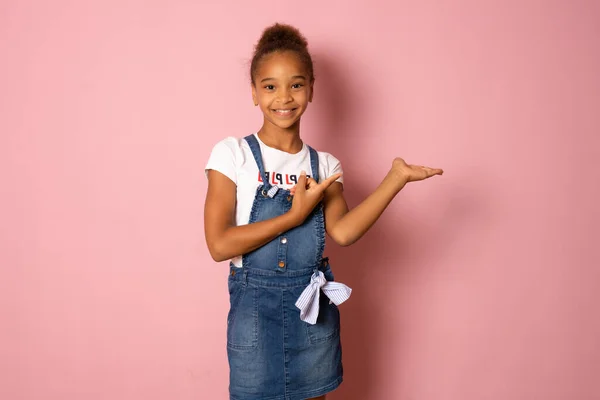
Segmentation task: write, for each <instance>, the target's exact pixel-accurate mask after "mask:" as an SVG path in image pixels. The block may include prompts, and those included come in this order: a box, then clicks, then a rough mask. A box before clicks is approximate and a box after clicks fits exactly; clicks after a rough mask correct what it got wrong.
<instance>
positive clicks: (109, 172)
mask: <svg viewBox="0 0 600 400" xmlns="http://www.w3.org/2000/svg"><path fill="white" fill-rule="evenodd" d="M206 3H210V4H206ZM274 21H284V22H289V23H292V24H295V25H297V26H298V27H299V28H301V30H302V31H303V32H304V33H305V35H306V36H307V37H308V39H309V42H310V46H311V49H312V51H313V53H314V59H315V62H316V74H317V83H316V92H315V101H314V103H313V105H312V106H311V108H309V110H308V112H307V114H306V116H305V119H304V121H303V129H302V132H303V137H304V139H306V140H307V142H309V143H311V144H312V145H314V146H315V147H317V148H320V149H322V150H326V151H330V152H332V153H334V154H335V155H336V156H337V157H338V158H340V159H341V160H342V162H343V165H344V167H345V173H346V175H345V179H346V193H347V197H348V200H349V202H350V204H351V205H355V204H357V202H358V201H359V200H361V199H362V198H364V197H365V196H366V195H367V194H368V193H369V192H370V191H371V190H373V189H374V188H375V186H376V185H377V183H378V182H379V180H380V179H381V178H382V177H383V176H384V174H385V173H386V171H387V169H388V168H389V166H390V165H391V160H392V159H393V157H395V156H402V157H404V158H405V159H406V160H407V161H408V162H414V163H419V164H429V165H431V166H434V167H443V168H444V169H445V170H446V173H445V175H444V176H443V177H436V178H435V179H433V180H431V181H429V182H426V183H415V184H410V185H409V186H408V187H407V188H406V189H405V191H403V192H402V193H401V194H400V195H399V196H398V198H397V199H396V201H395V202H394V203H393V204H392V205H391V206H390V208H389V209H388V211H387V212H386V213H385V214H384V219H383V220H382V221H380V223H379V224H378V225H377V226H376V227H375V228H374V229H373V230H372V231H371V232H369V234H368V235H367V236H366V237H365V238H364V239H363V240H361V241H360V242H359V243H357V244H356V245H354V246H353V247H350V248H344V249H340V248H336V247H334V246H330V247H329V251H328V255H330V256H331V257H332V264H333V266H334V270H335V271H336V276H337V278H338V280H340V281H342V282H345V283H347V284H348V285H349V286H351V287H353V289H354V293H353V296H352V298H351V300H350V301H349V302H348V303H346V304H344V305H343V306H342V307H341V309H342V319H343V326H342V328H343V343H344V355H345V370H346V375H345V376H346V381H345V383H344V384H343V385H342V387H341V388H340V389H339V390H338V391H337V392H335V394H333V395H331V396H330V398H331V399H333V400H342V399H343V400H364V399H406V400H459V399H460V400H471V399H472V400H483V399H485V400H488V399H489V400H506V399H511V400H521V399H522V400H532V399H544V400H554V399H561V400H563V399H564V400H592V399H598V398H600V380H599V379H598V376H599V374H600V341H599V339H600V312H599V311H598V309H597V306H598V303H599V302H600V290H599V289H600V270H599V268H598V267H599V265H600V255H599V250H598V249H599V246H598V244H597V240H598V237H599V234H600V232H599V228H598V226H599V224H600V215H599V212H598V204H599V203H600V201H599V199H598V197H599V196H598V194H599V193H598V192H599V186H598V185H599V182H600V174H599V168H598V164H597V160H598V157H599V156H600V154H599V153H600V141H599V133H600V74H599V72H598V71H600V6H599V3H598V2H594V1H591V0H590V1H566V0H565V1H562V2H560V1H541V0H539V1H534V0H520V1H516V0H513V1H508V2H507V1H495V2H492V1H474V0H471V1H468V0H457V1H419V2H416V1H395V2H392V1H388V2H382V1H379V2H376V1H369V2H361V1H353V2H348V1H304V2H301V3H297V2H273V1H268V2H267V1H262V0H261V1H258V0H257V1H252V2H242V1H238V2H233V1H220V2H216V1H214V2H205V1H196V2H192V1H166V0H164V1H141V0H139V1H131V0H126V1H125V0H120V1H95V2H90V1H88V2H76V1H53V2H44V1H15V0H13V1H10V2H9V1H3V2H2V3H1V4H0V54H1V56H0V57H1V62H0V182H1V185H0V190H1V191H0V266H1V275H0V322H1V324H2V326H1V329H0V398H1V399H3V400H4V399H6V400H22V399H23V400H25V399H27V400H30V399H31V400H33V399H44V400H46V399H62V400H64V399H86V400H100V399H117V400H121V399H123V400H137V399H140V400H141V399H144V400H159V399H161V400H163V399H208V398H211V399H226V398H227V379H228V376H227V373H228V368H227V361H226V353H225V326H226V313H227V309H228V298H227V290H226V275H227V265H226V264H225V263H223V264H216V263H214V262H213V261H212V260H211V259H210V256H209V254H208V252H207V250H206V248H205V244H204V236H203V222H202V213H203V201H204V193H205V190H206V180H205V178H204V176H203V166H204V163H205V161H206V159H207V157H208V154H209V152H210V149H211V148H212V146H213V145H214V143H216V142H217V141H218V140H220V139H221V138H223V137H225V136H243V135H246V134H248V133H250V132H252V131H253V130H256V129H258V128H259V126H260V123H261V115H260V113H259V112H258V111H257V110H256V109H255V108H254V107H252V100H251V97H250V91H249V84H248V75H247V67H248V62H249V59H250V56H251V52H252V46H253V44H254V42H255V41H256V40H257V39H258V36H259V35H260V33H261V30H262V28H263V27H265V26H266V25H268V24H271V23H272V22H274Z"/></svg>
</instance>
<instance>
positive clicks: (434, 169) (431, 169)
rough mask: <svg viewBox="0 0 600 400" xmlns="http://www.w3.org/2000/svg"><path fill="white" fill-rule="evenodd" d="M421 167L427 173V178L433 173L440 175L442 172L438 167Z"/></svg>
mask: <svg viewBox="0 0 600 400" xmlns="http://www.w3.org/2000/svg"><path fill="white" fill-rule="evenodd" d="M423 169H424V170H425V173H427V177H428V178H429V177H431V176H434V175H442V174H443V173H444V171H443V170H441V169H439V168H430V167H423Z"/></svg>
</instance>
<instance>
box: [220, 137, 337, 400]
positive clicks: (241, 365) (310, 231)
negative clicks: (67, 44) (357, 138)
mask: <svg viewBox="0 0 600 400" xmlns="http://www.w3.org/2000/svg"><path fill="white" fill-rule="evenodd" d="M245 140H246V141H247V142H248V144H249V145H250V149H251V150H252V154H253V156H254V159H255V161H256V164H257V165H258V169H259V171H260V174H261V176H262V180H263V186H261V187H259V188H258V189H257V191H256V195H255V198H254V203H253V205H252V211H251V213H250V220H249V223H250V224H251V223H255V222H259V221H263V220H267V219H271V218H274V217H277V216H279V215H282V214H284V213H286V212H287V211H289V210H290V208H291V206H292V199H293V197H292V196H291V194H290V191H289V190H284V189H280V188H277V187H275V186H271V185H270V184H269V179H267V177H266V174H265V169H264V165H263V162H262V156H261V152H260V146H259V144H258V142H257V140H256V138H255V137H254V136H253V135H250V136H248V137H246V138H245ZM308 149H309V152H310V163H311V169H312V177H313V178H314V179H315V180H316V181H317V182H318V181H319V168H318V165H319V160H318V154H317V152H316V151H315V150H313V149H312V148H311V147H308ZM324 248H325V219H324V215H323V205H322V203H319V204H318V205H317V206H316V207H315V209H314V210H313V212H312V213H311V214H310V215H309V216H308V217H307V218H306V220H305V221H304V222H303V223H302V225H300V226H297V227H295V228H293V229H291V230H289V231H287V232H284V233H282V234H281V235H279V236H278V237H277V238H275V239H273V240H272V241H270V242H268V243H267V244H265V245H263V246H261V247H259V248H258V249H256V250H254V251H252V252H250V253H247V254H245V255H243V257H242V268H237V267H234V266H233V265H231V269H230V274H229V281H228V284H229V285H228V286H229V296H230V311H229V314H228V317H227V355H228V360H229V366H230V381H229V382H230V383H229V392H230V400H302V399H307V398H311V397H318V396H321V395H323V394H325V393H327V392H330V391H332V390H334V389H335V388H337V387H338V386H339V385H340V383H341V382H342V348H341V343H340V315H339V311H338V308H337V306H336V305H335V304H334V303H332V302H330V301H329V299H328V298H327V297H326V296H321V297H320V300H319V313H318V317H317V321H316V323H315V324H310V323H307V322H305V321H303V320H301V319H300V312H299V309H298V308H297V307H296V306H295V302H296V301H297V299H298V298H299V296H300V295H301V294H302V292H303V290H304V289H305V288H306V287H307V285H309V284H310V282H311V276H312V275H313V274H314V273H315V272H318V271H321V272H322V273H323V275H324V276H325V279H326V280H327V281H333V280H334V277H333V273H332V272H331V268H330V266H329V262H328V260H327V258H323V250H324Z"/></svg>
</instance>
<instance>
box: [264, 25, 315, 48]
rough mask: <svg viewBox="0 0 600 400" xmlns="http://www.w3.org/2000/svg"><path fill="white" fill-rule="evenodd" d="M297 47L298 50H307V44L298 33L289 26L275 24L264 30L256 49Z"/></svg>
mask: <svg viewBox="0 0 600 400" xmlns="http://www.w3.org/2000/svg"><path fill="white" fill-rule="evenodd" d="M292 46H294V47H295V46H297V47H298V48H299V49H307V48H308V42H307V41H306V38H304V36H302V34H301V33H300V31H299V30H298V29H296V28H294V27H293V26H291V25H286V24H279V23H277V24H275V25H273V26H270V27H268V28H267V29H265V30H264V32H263V34H262V36H261V38H260V40H259V41H258V43H257V44H256V49H257V50H261V49H268V48H281V47H292Z"/></svg>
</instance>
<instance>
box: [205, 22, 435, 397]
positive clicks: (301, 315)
mask: <svg viewBox="0 0 600 400" xmlns="http://www.w3.org/2000/svg"><path fill="white" fill-rule="evenodd" d="M250 79H251V88H252V99H253V100H254V105H255V106H257V107H259V108H260V110H261V112H262V113H263V115H264V122H263V125H262V127H261V128H260V130H259V131H258V132H257V133H255V134H252V135H249V136H247V137H245V138H243V139H237V138H233V137H230V138H227V139H225V140H223V141H221V142H219V143H218V144H217V145H216V146H215V147H214V148H213V151H212V153H211V155H210V158H209V160H208V163H207V166H206V174H207V176H208V191H207V195H206V203H205V214H204V224H205V234H206V243H207V245H208V249H209V251H210V254H211V256H212V257H213V259H214V260H215V261H225V260H231V263H230V273H229V295H230V311H229V314H228V318H227V354H228V359H229V366H230V384H229V391H230V399H231V400H300V399H313V400H316V399H320V400H323V399H325V394H326V393H328V392H330V391H332V390H334V389H335V388H337V387H338V386H339V385H340V383H341V382H342V361H341V345H340V317H339V311H338V308H337V305H339V304H340V303H341V302H343V301H344V300H345V299H347V298H348V296H349V294H350V289H349V288H348V287H347V286H345V285H343V284H340V283H336V282H333V281H334V277H333V273H332V271H331V268H330V266H329V262H328V259H327V258H323V257H322V256H323V250H324V247H325V231H326V232H327V234H328V235H329V236H330V237H331V238H332V239H333V240H334V241H335V242H336V243H338V244H340V245H341V246H348V245H350V244H352V243H354V242H356V241H357V240H358V239H359V238H360V237H362V236H363V235H364V234H365V232H367V230H368V229H369V228H370V227H371V226H372V225H373V223H375V221H376V220H377V219H378V218H379V216H380V215H381V213H382V212H383V211H384V209H385V208H386V207H387V206H388V204H389V203H390V202H391V201H392V199H393V198H394V197H395V196H396V194H398V192H399V191H400V190H402V188H403V187H404V186H405V185H406V184H407V183H408V182H412V181H420V180H424V179H426V178H429V177H432V176H434V175H441V174H442V170H440V169H433V168H428V167H423V166H416V165H408V164H406V163H405V162H404V161H403V160H402V159H401V158H396V159H395V160H394V161H393V163H392V167H391V169H390V171H389V172H388V174H387V175H386V176H385V178H384V179H383V181H382V182H381V184H380V185H379V187H377V189H376V190H375V191H374V192H373V193H372V194H371V195H370V196H368V197H367V198H366V199H365V200H364V201H363V202H362V203H361V204H359V205H358V206H357V207H355V208H354V209H352V210H351V211H349V210H348V206H347V205H346V201H345V200H344V195H343V191H342V183H343V178H342V167H341V165H340V162H339V161H338V160H337V159H336V158H335V157H334V156H332V155H331V154H328V153H324V152H318V151H315V150H313V149H312V148H311V147H310V146H308V145H307V144H305V143H304V142H303V141H302V139H301V138H300V118H301V117H302V115H303V114H304V112H305V111H306V108H307V106H308V103H310V102H311V101H312V98H313V85H314V82H315V78H314V75H313V64H312V60H311V56H310V54H309V52H308V47H307V42H306V39H305V38H304V37H303V36H302V35H301V34H300V32H299V31H298V30H297V29H295V28H293V27H291V26H289V25H281V24H275V25H273V26H271V27H269V28H267V29H266V30H265V31H264V32H263V35H262V37H261V38H260V40H259V41H258V43H257V45H256V48H255V52H254V57H253V59H252V64H251V67H250ZM325 222H327V223H325ZM321 291H322V292H323V294H321Z"/></svg>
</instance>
